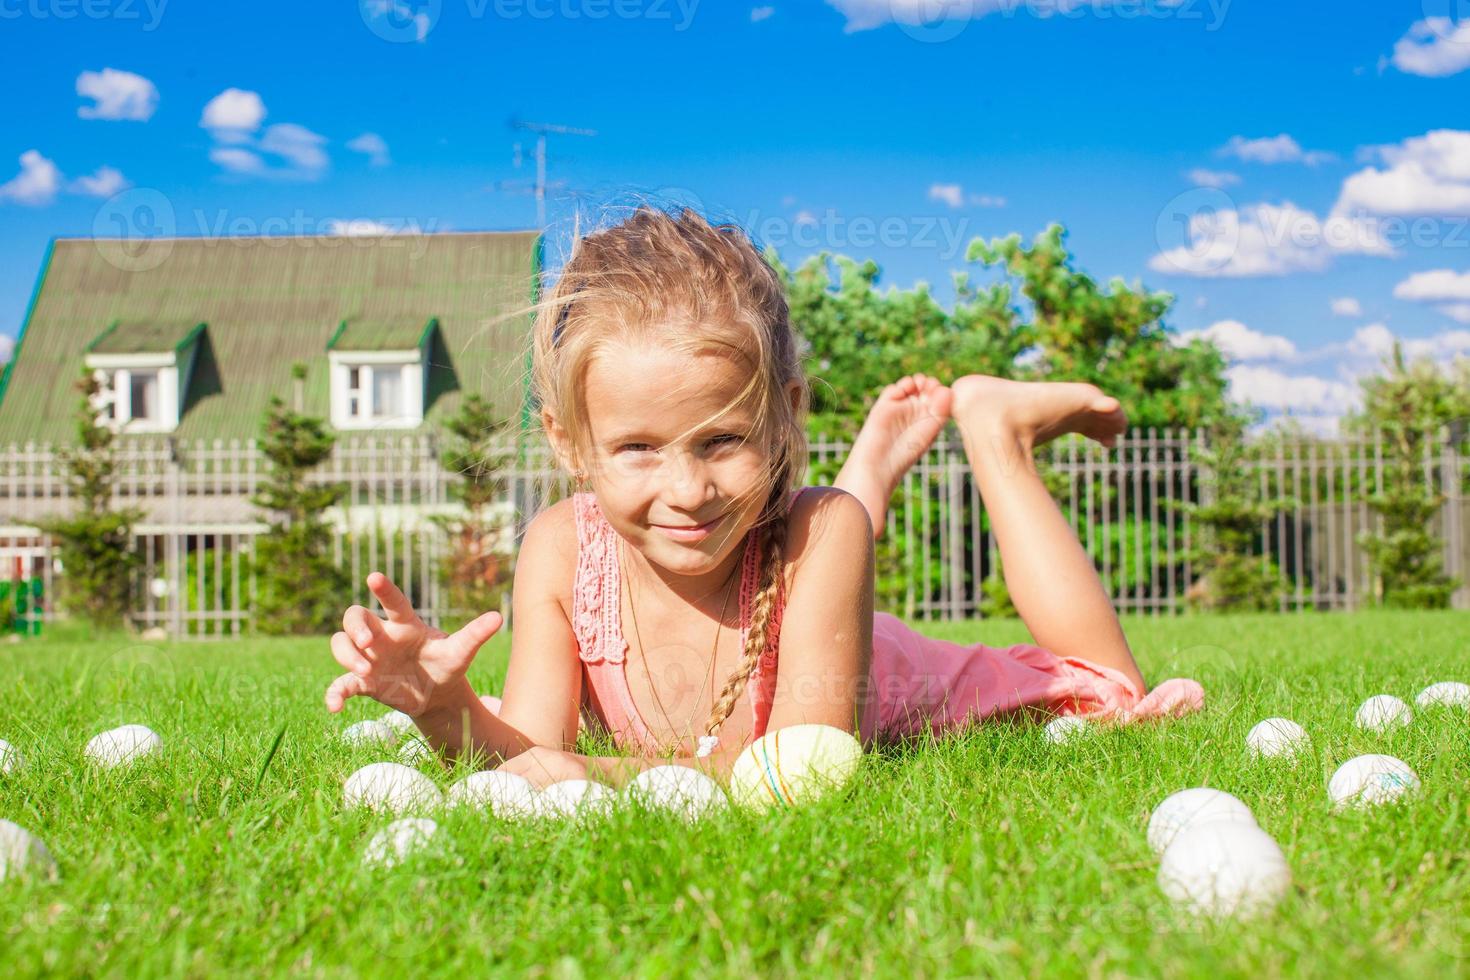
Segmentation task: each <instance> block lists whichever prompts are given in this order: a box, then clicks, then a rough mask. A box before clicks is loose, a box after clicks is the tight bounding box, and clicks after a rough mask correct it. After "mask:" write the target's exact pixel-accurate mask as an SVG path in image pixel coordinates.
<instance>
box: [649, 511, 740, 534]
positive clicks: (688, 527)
mask: <svg viewBox="0 0 1470 980" xmlns="http://www.w3.org/2000/svg"><path fill="white" fill-rule="evenodd" d="M723 516H725V515H723V514H721V515H720V517H723ZM719 519H720V518H719V517H711V518H710V519H709V520H707V521H705V522H704V523H703V524H655V525H654V527H666V528H668V529H669V530H671V531H697V530H699V529H700V528H702V527H709V526H710V525H711V524H713V523H714V522H715V521H718V520H719Z"/></svg>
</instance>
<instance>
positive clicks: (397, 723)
mask: <svg viewBox="0 0 1470 980" xmlns="http://www.w3.org/2000/svg"><path fill="white" fill-rule="evenodd" d="M378 720H379V721H381V722H382V723H383V724H385V725H387V726H388V727H389V728H391V729H393V731H395V732H397V733H398V734H399V735H405V734H408V733H409V732H413V731H416V730H417V729H418V726H417V725H415V724H414V723H413V719H412V718H410V717H409V716H408V715H406V714H404V713H403V712H402V711H390V712H388V713H387V714H386V715H384V716H383V717H381V718H379V719H378Z"/></svg>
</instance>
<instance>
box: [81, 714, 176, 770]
mask: <svg viewBox="0 0 1470 980" xmlns="http://www.w3.org/2000/svg"><path fill="white" fill-rule="evenodd" d="M162 748H163V739H161V738H159V737H158V733H157V732H155V731H154V730H153V729H151V728H149V727H148V726H147V725H123V726H121V727H119V728H110V729H108V730H107V731H105V732H101V733H99V734H97V735H94V736H93V737H92V740H91V741H89V742H88V743H87V745H86V748H84V749H83V750H82V751H83V752H84V753H85V754H86V756H87V758H88V759H90V760H91V761H92V762H93V763H95V764H96V765H99V766H102V767H103V768H107V769H111V768H114V767H116V766H123V765H129V764H131V763H134V762H138V761H139V760H141V759H144V758H147V757H148V756H150V755H153V754H154V753H156V752H159V751H160V750H161V749H162Z"/></svg>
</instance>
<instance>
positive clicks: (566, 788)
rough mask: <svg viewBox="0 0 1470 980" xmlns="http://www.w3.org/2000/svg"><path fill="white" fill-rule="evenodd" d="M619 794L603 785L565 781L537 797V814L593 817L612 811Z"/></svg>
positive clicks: (582, 781)
mask: <svg viewBox="0 0 1470 980" xmlns="http://www.w3.org/2000/svg"><path fill="white" fill-rule="evenodd" d="M616 800H617V794H615V793H614V792H613V791H612V790H610V789H608V788H607V787H606V786H604V785H603V784H602V783H597V782H592V781H591V780H587V779H564V780H562V781H561V782H559V783H552V784H551V785H550V786H548V787H546V788H545V789H543V790H542V791H541V792H540V793H538V794H537V795H536V812H537V813H538V814H539V815H540V816H543V817H570V816H593V815H597V814H604V813H607V812H608V811H610V810H611V809H612V807H613V804H614V803H615V801H616Z"/></svg>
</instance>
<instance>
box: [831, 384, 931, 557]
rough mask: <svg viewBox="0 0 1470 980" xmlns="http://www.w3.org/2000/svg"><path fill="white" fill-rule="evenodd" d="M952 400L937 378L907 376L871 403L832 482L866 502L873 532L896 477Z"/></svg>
mask: <svg viewBox="0 0 1470 980" xmlns="http://www.w3.org/2000/svg"><path fill="white" fill-rule="evenodd" d="M952 402H953V397H952V394H951V392H950V390H949V388H947V387H945V386H944V385H943V384H940V382H939V380H938V379H937V378H931V377H929V376H928V375H926V374H911V375H909V376H908V377H906V378H900V379H899V380H897V381H895V382H894V383H893V384H891V385H889V386H888V387H886V388H884V389H883V391H882V392H881V393H880V394H879V395H878V400H877V401H876V402H874V403H873V407H872V409H870V410H869V412H868V417H867V419H866V420H865V421H864V422H863V428H862V431H861V432H859V433H858V437H857V439H856V441H854V442H853V445H852V450H851V452H849V453H848V456H847V460H846V461H845V462H844V463H843V464H842V472H840V473H838V474H837V480H836V482H835V484H834V485H835V486H838V487H841V488H842V489H844V490H846V491H848V492H849V493H851V494H853V495H854V496H856V497H857V498H858V499H859V500H861V501H862V502H863V503H864V504H865V505H866V506H867V508H868V516H869V518H871V519H872V521H873V531H874V533H875V534H882V533H883V526H884V523H885V522H886V519H887V513H888V499H889V498H890V497H891V496H893V490H894V488H895V487H897V486H898V481H899V480H900V479H902V478H903V475H904V474H905V473H907V472H908V470H909V467H911V466H913V465H914V464H915V463H917V462H918V461H919V459H920V458H921V457H922V456H923V455H924V453H926V452H928V451H929V447H930V446H932V445H933V444H934V440H935V439H936V438H938V436H939V433H940V432H941V431H942V430H943V429H944V425H945V423H946V422H948V421H949V418H950V407H951V404H952Z"/></svg>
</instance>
